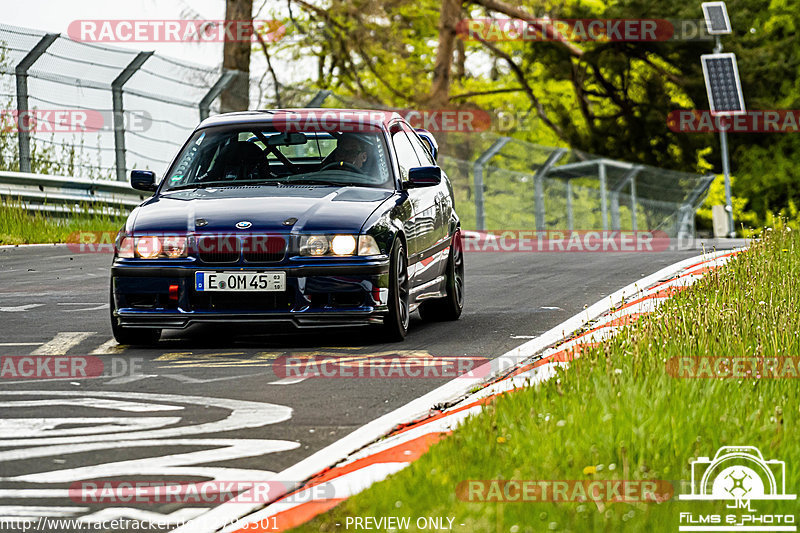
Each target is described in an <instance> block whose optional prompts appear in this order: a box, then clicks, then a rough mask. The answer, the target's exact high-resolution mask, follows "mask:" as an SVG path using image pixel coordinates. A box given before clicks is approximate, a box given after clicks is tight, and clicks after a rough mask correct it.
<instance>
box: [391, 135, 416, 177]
mask: <svg viewBox="0 0 800 533" xmlns="http://www.w3.org/2000/svg"><path fill="white" fill-rule="evenodd" d="M392 143H393V144H394V149H395V151H396V152H397V162H398V163H399V165H400V177H401V179H403V180H405V179H408V169H410V168H414V167H418V166H420V163H419V158H418V157H417V153H416V152H415V151H414V147H413V146H412V144H411V141H409V140H408V136H407V135H406V133H405V132H404V131H403V130H402V129H398V130H397V131H395V132H394V133H392Z"/></svg>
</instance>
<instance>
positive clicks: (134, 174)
mask: <svg viewBox="0 0 800 533" xmlns="http://www.w3.org/2000/svg"><path fill="white" fill-rule="evenodd" d="M131 187H133V188H134V189H138V190H140V191H151V192H152V191H155V190H156V189H157V188H158V186H157V185H156V173H155V172H153V171H152V170H131Z"/></svg>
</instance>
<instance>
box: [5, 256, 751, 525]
mask: <svg viewBox="0 0 800 533" xmlns="http://www.w3.org/2000/svg"><path fill="white" fill-rule="evenodd" d="M731 244H738V243H731ZM698 253H699V251H698V249H693V250H685V251H675V252H660V253H475V252H473V253H468V254H467V257H466V305H465V311H464V314H463V316H462V318H461V320H459V321H457V322H450V323H424V322H422V321H421V320H420V319H419V317H418V316H416V314H415V315H414V316H413V317H412V324H411V331H410V333H409V335H408V338H407V339H406V340H405V342H402V343H383V342H381V340H380V338H379V337H376V336H375V335H374V334H372V333H369V332H365V331H363V330H361V329H344V330H337V331H331V330H324V331H307V330H303V331H301V332H298V331H292V330H288V331H280V332H275V331H272V332H267V331H263V330H259V329H257V328H256V327H253V326H249V327H240V328H238V329H236V330H232V329H226V328H222V327H207V326H196V327H193V328H190V329H187V330H185V331H170V332H167V333H165V335H163V336H162V341H161V342H160V343H159V345H158V346H157V347H154V348H149V349H144V348H128V347H119V346H116V345H115V343H113V342H112V341H111V330H110V325H109V321H108V303H107V297H108V267H109V263H110V256H108V255H106V254H78V253H73V252H71V251H70V250H69V249H67V248H66V247H65V246H61V245H59V246H36V247H19V248H0V356H2V357H3V360H4V361H3V362H4V364H5V360H6V359H7V357H8V356H28V355H31V354H34V355H35V356H36V357H37V358H42V357H46V356H48V355H49V356H51V357H54V356H59V355H68V356H86V355H94V356H96V357H97V358H99V360H102V362H103V364H104V368H105V370H104V372H105V374H106V375H105V376H102V377H96V378H92V379H75V378H70V379H47V378H46V376H45V377H44V378H40V379H22V378H17V379H14V378H13V377H10V376H9V375H8V367H5V368H6V372H5V373H4V374H3V377H2V378H0V518H6V519H8V518H14V517H15V518H26V517H27V518H30V519H33V520H34V523H36V522H37V521H38V520H39V518H40V517H43V516H45V517H51V518H59V517H64V518H79V519H83V520H87V521H100V520H102V519H107V520H111V519H118V518H123V519H124V518H128V519H137V520H147V521H152V522H156V521H166V522H171V523H176V524H177V523H180V522H182V521H184V520H187V519H190V518H193V517H195V516H198V515H200V514H202V513H203V512H205V511H206V510H208V509H210V508H211V507H213V506H214V505H216V504H215V503H213V502H211V503H209V502H203V503H199V504H198V503H195V502H188V503H178V502H168V503H164V502H155V503H154V502H145V503H130V502H116V503H113V504H108V503H95V502H91V501H85V500H81V499H79V498H78V499H71V498H70V497H69V493H68V489H69V487H70V485H71V484H72V483H76V482H79V481H82V480H98V479H106V480H107V479H113V480H140V481H141V480H170V481H175V480H179V481H182V482H186V481H200V480H203V479H208V478H217V479H227V480H239V481H260V480H266V479H269V476H270V473H271V472H279V471H281V470H283V469H285V468H287V467H289V466H291V465H293V464H295V463H297V462H298V461H300V460H302V459H303V458H305V457H307V456H309V455H311V454H312V453H313V452H315V451H317V450H319V449H321V448H323V447H324V446H326V445H328V444H330V443H332V442H334V441H335V440H338V439H339V438H341V437H343V436H345V435H346V434H348V433H350V432H351V431H353V430H354V429H356V428H358V427H360V426H361V425H363V424H365V423H367V422H369V421H371V420H374V419H376V418H378V417H379V416H381V415H383V414H385V413H387V412H390V411H392V410H394V409H396V408H398V407H400V406H402V405H403V404H405V403H407V402H409V401H410V400H412V399H414V398H417V397H419V396H421V395H423V394H424V393H426V392H428V391H430V390H432V389H434V388H436V387H437V386H439V385H441V384H443V383H445V382H446V381H448V380H449V378H430V377H429V378H415V379H414V378H405V379H397V378H358V379H356V378H351V379H328V378H320V379H305V380H293V379H282V377H281V376H276V375H275V373H274V372H273V364H274V362H275V361H276V359H278V360H280V358H282V357H284V356H287V355H291V356H296V357H300V356H307V355H316V356H341V357H352V358H353V361H354V363H353V364H360V365H367V366H369V364H370V360H372V359H375V360H377V359H376V358H380V357H384V356H388V357H399V358H432V357H433V358H435V357H450V356H472V357H479V358H493V357H496V356H498V355H500V354H502V353H504V352H506V351H508V350H509V349H511V348H514V347H515V346H518V345H520V344H522V343H523V342H525V341H526V340H528V339H530V338H532V337H534V336H537V335H539V334H541V333H543V332H545V331H547V330H548V329H550V328H551V327H553V326H555V325H557V324H559V323H560V322H562V321H564V320H565V319H567V318H569V317H570V316H572V315H574V314H575V313H577V312H579V311H580V310H582V309H583V308H584V307H585V306H588V305H591V304H593V303H594V302H596V301H598V300H600V299H601V298H602V297H603V296H606V295H609V294H611V293H612V292H614V291H615V290H617V289H619V288H621V287H623V286H625V285H627V284H629V283H631V282H633V281H635V280H637V279H639V278H641V277H644V276H646V275H648V274H651V273H653V272H655V271H657V270H659V269H660V268H662V267H664V266H667V265H669V264H672V263H675V262H677V261H680V260H682V259H686V258H689V257H692V256H695V255H698ZM15 361H19V359H16V360H15ZM109 374H110V375H109ZM198 452H199V453H198ZM54 524H55V522H49V527H48V528H47V531H77V529H76V528H75V527H63V528H59V527H56V526H55V525H54ZM8 530H9V531H14V530H13V529H8ZM103 530H104V531H125V530H130V529H129V528H124V527H113V528H112V527H108V528H106V529H103ZM139 530H141V529H139ZM151 530H152V531H157V530H158V529H156V528H153V529H151ZM161 530H162V531H163V530H164V529H161Z"/></svg>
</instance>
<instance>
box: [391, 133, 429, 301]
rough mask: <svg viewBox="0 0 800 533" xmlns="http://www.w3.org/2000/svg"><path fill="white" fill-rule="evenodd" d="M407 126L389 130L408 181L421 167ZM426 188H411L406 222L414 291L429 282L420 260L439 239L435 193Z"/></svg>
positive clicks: (408, 192)
mask: <svg viewBox="0 0 800 533" xmlns="http://www.w3.org/2000/svg"><path fill="white" fill-rule="evenodd" d="M403 125H404V123H402V122H395V123H393V124H392V125H391V127H390V133H391V136H392V144H393V145H394V149H395V153H396V154H397V163H398V165H399V167H400V179H401V181H402V182H406V181H408V171H409V169H411V168H414V167H419V166H422V165H421V163H420V161H419V157H417V153H416V151H415V150H414V146H413V145H412V144H411V140H410V139H409V136H408V133H407V127H406V128H403ZM433 188H434V187H425V188H419V189H408V190H407V194H408V199H409V201H410V202H411V207H412V211H411V218H410V219H409V220H407V221H406V222H405V227H404V230H405V235H406V240H407V241H408V275H409V279H410V280H411V287H412V290H413V289H414V288H415V287H418V286H419V285H420V284H421V283H425V282H426V281H427V276H424V277H421V275H424V271H423V269H422V268H421V267H423V266H424V265H423V264H422V263H421V261H424V260H426V258H427V257H429V256H430V248H431V247H432V245H433V243H434V241H435V240H436V236H435V228H436V220H435V219H436V202H435V198H436V194H435V192H434V193H432V192H431V191H430V190H429V189H433Z"/></svg>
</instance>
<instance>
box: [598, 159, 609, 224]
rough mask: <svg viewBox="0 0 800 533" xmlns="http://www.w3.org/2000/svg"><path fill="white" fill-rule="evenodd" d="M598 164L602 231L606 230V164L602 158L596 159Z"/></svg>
mask: <svg viewBox="0 0 800 533" xmlns="http://www.w3.org/2000/svg"><path fill="white" fill-rule="evenodd" d="M598 164H599V165H600V166H599V168H598V174H599V177H600V213H601V216H602V217H603V231H608V187H607V183H606V164H605V161H603V160H602V159H601V160H600V161H598Z"/></svg>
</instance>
